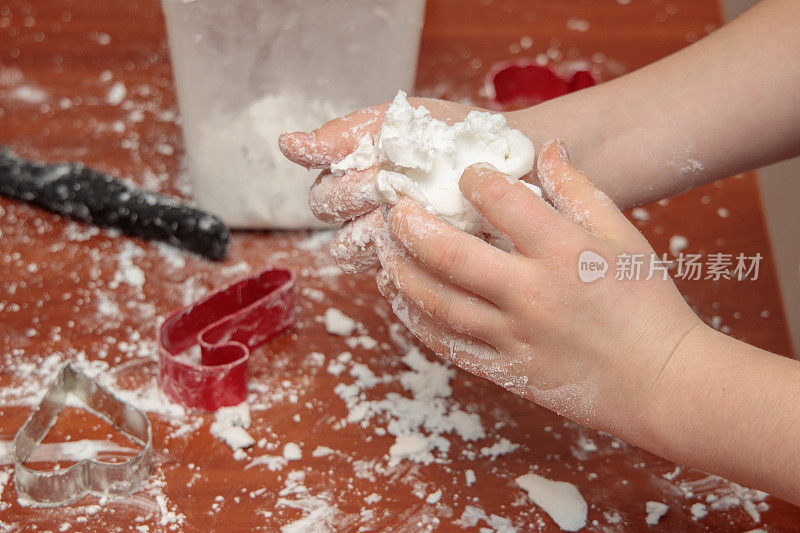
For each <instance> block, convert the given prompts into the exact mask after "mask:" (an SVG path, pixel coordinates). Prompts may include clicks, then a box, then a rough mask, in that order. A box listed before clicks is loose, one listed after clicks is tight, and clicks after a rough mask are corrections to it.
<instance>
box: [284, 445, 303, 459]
mask: <svg viewBox="0 0 800 533" xmlns="http://www.w3.org/2000/svg"><path fill="white" fill-rule="evenodd" d="M283 458H284V459H286V460H287V461H299V460H300V459H302V458H303V450H301V449H300V446H298V445H297V444H295V443H294V442H287V443H286V445H285V446H284V447H283Z"/></svg>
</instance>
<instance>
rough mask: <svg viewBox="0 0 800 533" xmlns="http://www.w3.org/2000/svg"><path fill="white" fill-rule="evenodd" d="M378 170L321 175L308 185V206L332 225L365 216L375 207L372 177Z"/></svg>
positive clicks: (376, 204)
mask: <svg viewBox="0 0 800 533" xmlns="http://www.w3.org/2000/svg"><path fill="white" fill-rule="evenodd" d="M378 171H379V169H377V168H368V169H367V170H362V171H355V170H354V171H348V172H345V173H344V174H342V175H341V176H337V175H334V174H331V173H330V172H327V171H326V172H323V173H322V174H320V176H319V177H318V178H317V181H316V182H314V185H312V186H311V191H310V192H309V194H308V205H309V207H311V212H312V213H314V216H316V217H317V218H318V219H320V220H322V221H323V222H328V223H330V224H335V223H339V222H345V221H347V220H353V219H354V218H358V217H360V216H362V215H366V214H367V213H369V212H370V211H373V210H374V209H375V208H376V207H378V204H379V202H378V197H377V194H376V193H375V178H376V177H377V175H378Z"/></svg>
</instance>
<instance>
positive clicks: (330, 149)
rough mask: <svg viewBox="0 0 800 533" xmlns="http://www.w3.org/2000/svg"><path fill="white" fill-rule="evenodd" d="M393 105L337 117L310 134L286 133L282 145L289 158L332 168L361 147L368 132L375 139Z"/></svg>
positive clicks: (308, 166) (301, 162) (309, 165)
mask: <svg viewBox="0 0 800 533" xmlns="http://www.w3.org/2000/svg"><path fill="white" fill-rule="evenodd" d="M388 108H389V104H388V103H387V104H381V105H378V106H373V107H367V108H365V109H361V110H359V111H356V112H355V113H351V114H349V115H347V116H346V117H342V118H337V119H334V120H331V121H330V122H328V123H326V124H324V125H322V127H320V128H318V129H316V130H314V131H312V132H310V133H308V132H304V131H296V132H293V133H288V132H287V133H283V134H281V136H280V137H279V138H278V146H279V147H280V149H281V152H283V155H284V156H286V157H287V158H288V159H289V160H291V161H293V162H295V163H297V164H298V165H302V166H304V167H306V168H328V167H330V166H331V165H332V164H333V163H338V162H339V161H341V160H342V159H344V158H345V157H346V156H347V155H348V154H350V153H351V152H352V151H353V150H355V149H356V147H357V146H358V141H359V140H361V138H362V137H363V136H364V135H369V137H370V139H374V138H375V136H376V135H377V134H378V130H379V129H380V127H381V124H382V122H383V114H384V113H385V112H386V110H387V109H388Z"/></svg>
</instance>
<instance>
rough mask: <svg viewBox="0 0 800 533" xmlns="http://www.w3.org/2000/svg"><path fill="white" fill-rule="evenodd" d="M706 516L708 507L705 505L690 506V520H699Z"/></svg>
mask: <svg viewBox="0 0 800 533" xmlns="http://www.w3.org/2000/svg"><path fill="white" fill-rule="evenodd" d="M707 514H708V507H706V505H705V504H703V503H700V502H697V503H695V504H694V505H692V518H693V519H695V520H700V519H702V518H705V517H706V515H707Z"/></svg>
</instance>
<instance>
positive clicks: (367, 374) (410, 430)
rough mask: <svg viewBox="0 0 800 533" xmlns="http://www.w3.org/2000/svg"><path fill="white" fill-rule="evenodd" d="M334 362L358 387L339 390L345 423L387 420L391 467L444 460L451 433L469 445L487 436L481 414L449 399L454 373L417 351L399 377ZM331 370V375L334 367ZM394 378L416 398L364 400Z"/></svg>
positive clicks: (364, 424) (388, 396)
mask: <svg viewBox="0 0 800 533" xmlns="http://www.w3.org/2000/svg"><path fill="white" fill-rule="evenodd" d="M346 353H347V352H346ZM335 361H336V363H337V368H336V369H335V370H336V372H337V373H338V374H341V373H342V372H343V371H344V370H345V369H346V368H349V374H350V375H351V376H352V377H354V378H355V382H354V383H352V384H349V385H348V384H346V383H344V382H342V383H339V384H338V385H337V386H336V388H335V389H334V392H335V393H336V394H337V395H338V396H339V397H340V398H342V400H343V401H344V402H345V404H346V405H347V408H348V414H347V417H346V419H345V420H346V421H347V422H348V423H351V424H352V423H360V424H361V425H362V427H365V428H366V427H367V424H368V422H369V420H370V419H372V418H375V417H379V416H380V417H383V419H384V420H385V422H386V428H385V429H383V428H381V431H382V432H385V433H388V434H389V435H393V436H394V437H395V442H394V444H392V446H391V447H390V448H389V452H388V455H389V466H394V465H396V464H399V463H400V462H402V461H405V460H408V461H412V462H417V463H422V464H430V463H433V462H437V461H440V460H441V459H440V458H441V457H444V456H446V454H447V453H448V451H449V449H450V441H449V440H448V439H447V438H446V436H445V435H448V434H451V433H455V434H457V435H458V436H460V437H461V439H462V440H464V441H465V442H469V441H475V440H478V439H481V438H484V437H485V436H486V433H485V430H484V428H483V426H482V424H481V420H480V417H479V416H478V415H477V414H474V413H468V412H466V411H463V410H461V409H459V408H458V406H457V404H455V403H454V402H452V401H449V400H448V398H449V397H450V395H451V394H452V388H451V386H450V380H451V379H452V378H453V377H454V376H455V372H454V370H453V369H452V368H450V367H448V366H446V365H444V364H441V363H438V362H433V361H428V360H427V359H426V358H425V357H424V356H423V355H422V353H421V352H420V351H419V349H417V348H414V347H412V348H410V349H409V350H408V352H407V353H406V355H405V356H403V358H402V361H403V363H404V364H405V365H406V366H407V367H408V368H409V369H410V370H408V371H404V372H401V373H400V374H398V375H397V377H396V378H394V377H390V376H381V377H379V376H376V375H375V374H374V373H373V372H372V371H371V370H370V369H369V368H368V367H366V366H365V365H361V364H359V363H355V362H353V361H351V360H350V358H349V357H348V358H341V356H340V357H337V359H336V360H335ZM328 371H329V372H330V371H331V368H330V364H329V368H328ZM395 379H396V380H397V381H398V382H399V383H400V385H401V386H402V388H403V389H404V390H406V391H408V392H410V393H411V397H408V396H405V395H402V394H398V393H396V392H390V393H387V394H386V395H385V397H384V398H382V399H377V400H368V399H366V398H365V395H364V394H363V393H364V392H365V391H367V390H370V389H372V388H374V387H376V386H377V385H378V384H381V383H389V382H391V381H394V380H395ZM501 442H502V439H501ZM506 442H507V441H506ZM508 444H509V445H511V443H510V442H509V443H508ZM511 446H516V445H511Z"/></svg>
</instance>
